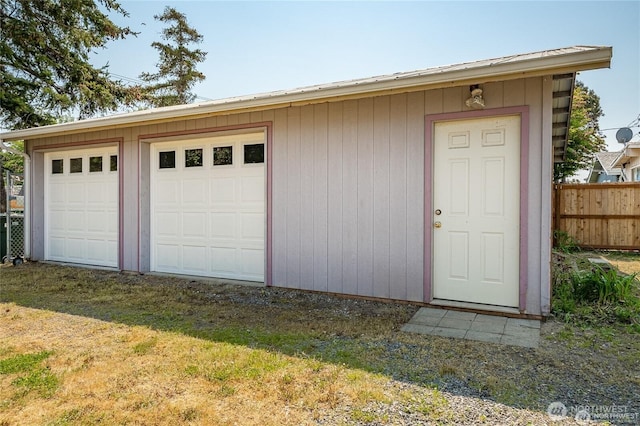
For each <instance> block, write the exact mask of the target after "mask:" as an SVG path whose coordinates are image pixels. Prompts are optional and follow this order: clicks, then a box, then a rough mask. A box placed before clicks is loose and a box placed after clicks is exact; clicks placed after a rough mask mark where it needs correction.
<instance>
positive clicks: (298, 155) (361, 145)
mask: <svg viewBox="0 0 640 426" xmlns="http://www.w3.org/2000/svg"><path fill="white" fill-rule="evenodd" d="M409 112H410V113H409ZM423 150H424V93H423V92H417V93H412V94H401V95H393V96H383V97H376V98H368V99H360V100H349V101H345V102H337V103H328V104H317V105H308V106H303V107H294V108H286V109H280V110H277V111H276V112H275V118H274V121H273V164H272V167H273V178H272V179H273V180H272V192H273V199H272V202H273V217H272V222H273V284H274V285H276V286H282V287H288V288H301V289H307V290H316V291H329V292H332V293H343V294H353V295H361V296H371V297H383V298H393V299H402V300H414V301H422V300H423V290H422V288H423V276H422V259H421V256H422V252H423V247H422V246H423V241H424V240H423V230H424V223H423V217H424V215H423V209H422V204H423V194H424V192H423V189H422V186H423V184H422V182H423V173H424V171H423V169H424V166H423V164H422V160H421V158H424V157H423Z"/></svg>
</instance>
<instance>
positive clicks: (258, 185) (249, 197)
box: [241, 176, 264, 203]
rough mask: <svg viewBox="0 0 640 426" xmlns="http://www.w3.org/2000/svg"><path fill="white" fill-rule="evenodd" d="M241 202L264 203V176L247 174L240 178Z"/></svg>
mask: <svg viewBox="0 0 640 426" xmlns="http://www.w3.org/2000/svg"><path fill="white" fill-rule="evenodd" d="M241 182H242V199H241V202H242V203H264V178H263V177H262V176H248V177H243V178H242V181H241Z"/></svg>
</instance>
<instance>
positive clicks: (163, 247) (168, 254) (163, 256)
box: [156, 243, 180, 272]
mask: <svg viewBox="0 0 640 426" xmlns="http://www.w3.org/2000/svg"><path fill="white" fill-rule="evenodd" d="M156 255H157V266H158V271H160V272H175V271H178V270H179V266H180V246H178V245H177V244H162V243H159V244H157V245H156Z"/></svg>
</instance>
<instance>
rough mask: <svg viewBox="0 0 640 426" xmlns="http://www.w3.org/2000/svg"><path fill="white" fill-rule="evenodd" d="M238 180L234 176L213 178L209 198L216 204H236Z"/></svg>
mask: <svg viewBox="0 0 640 426" xmlns="http://www.w3.org/2000/svg"><path fill="white" fill-rule="evenodd" d="M235 187H236V182H235V179H234V178H232V177H224V178H212V179H210V185H209V200H210V202H211V204H212V205H213V206H215V205H216V204H235V202H236V189H235Z"/></svg>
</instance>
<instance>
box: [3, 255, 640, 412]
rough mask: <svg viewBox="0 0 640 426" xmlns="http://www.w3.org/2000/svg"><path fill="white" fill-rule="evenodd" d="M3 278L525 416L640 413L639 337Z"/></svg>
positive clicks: (239, 291) (190, 289)
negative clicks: (466, 325) (414, 325)
mask: <svg viewBox="0 0 640 426" xmlns="http://www.w3.org/2000/svg"><path fill="white" fill-rule="evenodd" d="M0 279H1V281H2V288H1V290H0V302H9V303H16V304H18V305H21V306H25V307H30V308H37V309H46V310H52V311H56V312H62V313H67V314H73V315H80V316H85V317H91V318H95V319H100V320H103V321H111V322H118V323H123V324H126V325H136V326H146V327H150V328H152V329H156V330H162V331H171V332H178V333H182V334H185V335H188V336H193V337H197V338H201V339H207V340H210V341H216V342H227V343H231V344H237V345H244V346H248V347H252V348H261V349H267V350H272V351H278V352H281V353H284V354H287V355H293V356H304V357H314V358H317V359H320V360H323V361H326V362H330V363H336V364H344V365H346V366H348V367H351V368H357V369H362V370H366V371H369V372H375V373H380V374H383V375H385V376H388V377H390V378H393V379H395V380H398V381H403V382H408V383H412V384H417V385H421V386H429V387H437V388H438V389H440V390H441V391H446V392H450V393H452V394H455V395H461V396H470V397H477V398H481V399H486V400H492V401H497V402H500V403H503V404H506V405H510V406H513V407H517V408H527V409H532V410H537V411H542V412H544V411H546V408H547V407H548V405H549V404H550V403H551V402H554V401H562V402H563V403H564V404H565V405H567V406H570V405H573V406H577V405H596V404H597V405H602V406H604V405H609V406H611V405H616V406H621V405H624V406H627V409H628V410H630V411H631V412H640V402H638V401H637V400H632V399H631V398H633V395H638V394H640V377H635V378H633V377H630V372H633V371H635V372H637V371H639V367H640V366H639V365H638V363H639V361H638V359H640V357H638V356H637V355H638V351H639V350H640V345H638V342H637V340H638V339H637V335H630V336H628V337H629V338H628V339H627V338H626V337H625V336H624V335H623V336H622V338H620V339H614V340H612V339H607V338H605V337H602V336H600V335H598V334H589V333H588V332H584V331H580V330H577V329H570V328H567V326H564V325H562V324H560V323H557V322H553V321H550V322H547V323H545V324H543V326H542V331H541V338H540V346H539V348H537V349H531V348H522V347H514V346H505V345H500V344H492V343H485V342H477V341H468V340H459V339H452V338H444V337H437V336H423V335H418V334H413V333H405V332H402V331H401V330H400V329H401V327H402V326H403V325H404V324H406V323H407V322H408V321H409V320H410V319H411V317H412V316H413V315H414V313H415V312H416V311H417V310H418V307H417V306H414V305H411V304H402V303H387V302H376V301H366V300H356V299H349V298H344V297H334V296H330V295H327V294H318V293H309V292H302V291H296V290H286V289H279V288H264V287H255V286H243V285H238V284H236V283H232V282H224V281H207V280H202V281H200V280H188V279H181V278H176V277H159V276H148V275H147V276H141V275H133V274H124V273H117V272H110V271H99V270H89V269H80V268H71V267H63V266H56V265H49V264H39V263H31V264H25V265H22V266H20V267H15V268H14V267H3V268H2V269H0ZM619 332H620V333H624V331H623V330H622V331H619ZM581 333H582V334H581ZM634 410H635V411H634Z"/></svg>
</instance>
